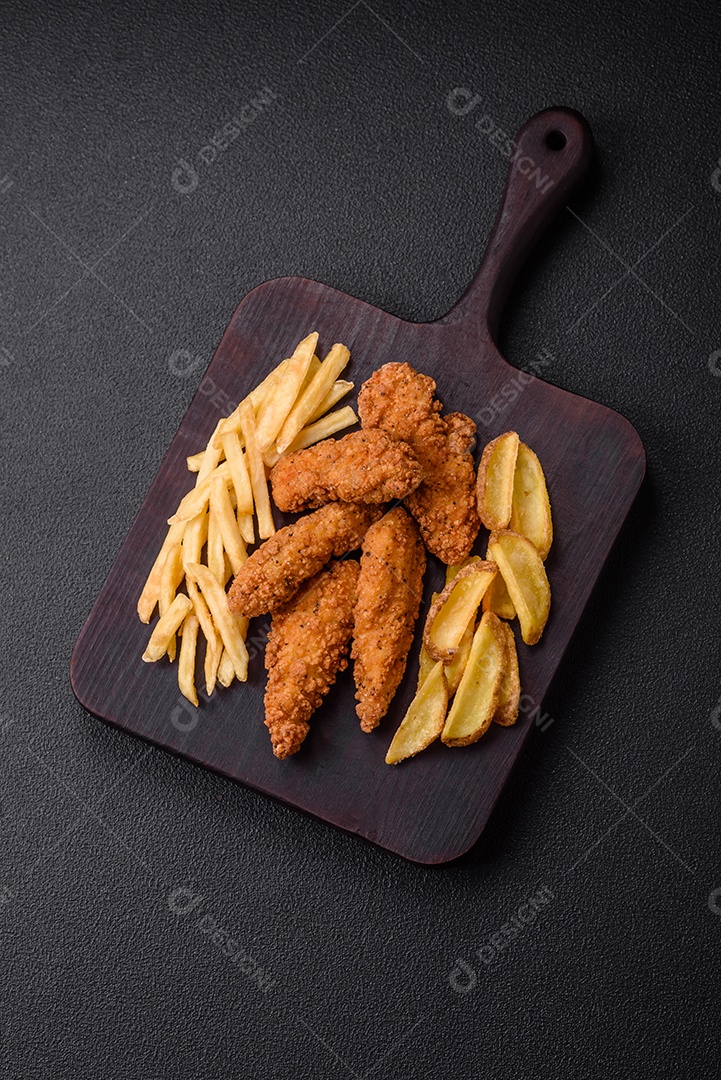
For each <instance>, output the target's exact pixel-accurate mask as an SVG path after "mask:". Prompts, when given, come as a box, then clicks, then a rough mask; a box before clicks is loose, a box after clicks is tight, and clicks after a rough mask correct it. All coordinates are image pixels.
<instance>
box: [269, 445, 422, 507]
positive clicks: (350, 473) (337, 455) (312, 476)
mask: <svg viewBox="0 0 721 1080" xmlns="http://www.w3.org/2000/svg"><path fill="white" fill-rule="evenodd" d="M422 478H423V471H422V469H421V466H420V464H419V463H418V461H417V459H416V457H415V456H414V454H413V451H412V450H411V448H410V447H409V446H408V444H407V443H404V442H399V441H397V440H396V439H393V438H391V436H390V435H388V434H387V433H386V432H385V431H382V430H381V429H380V428H369V429H368V430H367V431H354V432H352V433H351V434H350V435H346V436H344V437H343V438H342V439H324V440H323V442H319V443H316V445H315V446H309V447H308V449H307V450H298V451H297V452H296V453H295V454H288V455H286V456H285V457H282V458H281V459H280V461H279V462H278V464H277V465H276V466H275V468H274V469H273V472H272V473H271V474H270V479H271V483H272V485H273V501H274V502H275V505H276V506H277V507H278V509H279V510H283V511H284V512H287V513H296V512H297V511H298V510H305V509H307V508H308V507H314V506H322V505H323V504H324V503H327V502H334V501H336V500H340V501H342V502H362V503H383V502H392V501H393V500H394V499H402V498H403V497H404V495H409V494H410V492H411V491H414V490H415V489H416V488H417V487H418V485H419V484H420V482H421V480H422Z"/></svg>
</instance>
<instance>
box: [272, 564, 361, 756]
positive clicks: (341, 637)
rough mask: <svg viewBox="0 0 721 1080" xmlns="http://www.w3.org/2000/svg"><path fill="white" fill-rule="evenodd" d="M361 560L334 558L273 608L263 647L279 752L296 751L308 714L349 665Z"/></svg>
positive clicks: (275, 746)
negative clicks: (293, 594) (267, 634)
mask: <svg viewBox="0 0 721 1080" xmlns="http://www.w3.org/2000/svg"><path fill="white" fill-rule="evenodd" d="M359 569H360V568H359V566H358V563H357V562H354V561H353V560H351V559H346V560H344V561H343V562H332V563H331V564H330V566H328V567H326V569H325V570H322V571H321V572H320V573H319V574H316V576H315V577H314V578H311V579H310V581H307V582H306V583H305V585H303V587H302V588H301V589H300V591H299V592H298V593H297V594H296V595H295V596H294V597H293V599H292V600H291V601H290V602H289V603H288V604H285V605H284V606H283V607H282V608H280V609H278V610H277V611H276V612H275V613H274V614H273V619H272V622H271V627H270V634H269V637H268V644H267V646H266V650H265V666H266V669H267V671H268V683H267V685H266V688H265V726H266V727H267V728H268V730H269V731H270V739H271V742H272V744H273V753H274V754H275V756H276V757H277V758H287V757H290V755H291V754H295V753H296V752H297V751H298V750H299V749H300V745H301V743H302V742H303V739H304V738H305V737H306V735H307V734H308V731H309V729H310V725H309V724H308V720H309V719H310V717H311V716H312V714H313V713H314V712H315V710H316V709H317V708H318V706H319V705H320V703H321V701H322V700H323V698H324V697H325V695H326V694H327V693H328V690H329V689H330V687H331V686H332V685H333V683H334V682H335V679H336V675H337V674H338V672H339V671H344V670H345V669H346V668H347V667H348V658H347V656H348V647H349V645H350V639H351V635H352V633H353V609H354V606H355V601H356V583H357V581H358V573H359Z"/></svg>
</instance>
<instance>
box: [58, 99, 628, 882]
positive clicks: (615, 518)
mask: <svg viewBox="0 0 721 1080" xmlns="http://www.w3.org/2000/svg"><path fill="white" fill-rule="evenodd" d="M591 146H592V143H591V134H590V131H589V128H588V125H587V123H586V122H585V120H584V119H583V118H582V117H581V116H579V115H578V114H576V113H574V112H571V111H568V110H565V109H551V110H547V111H546V112H542V113H539V114H538V115H537V116H534V117H533V118H532V119H530V120H529V121H528V122H527V123H526V124H525V125H524V127H523V128H522V129H521V131H520V132H519V133H518V135H517V137H516V147H517V149H516V150H515V152H514V156H513V160H512V162H511V168H510V172H509V176H508V181H507V184H506V189H505V193H504V196H503V202H502V205H501V209H500V211H499V214H498V217H497V219H496V222H495V225H494V228H493V233H492V235H491V239H490V242H489V245H488V249H487V252H486V256H485V259H484V261H483V264H482V266H481V268H480V270H479V271H478V273H477V275H476V277H475V278H474V280H473V281H472V283H471V285H470V287H469V288H468V290H467V291H466V293H465V294H464V295H463V296H462V298H461V299H460V300H459V302H458V303H457V304H456V306H455V307H454V308H453V309H452V310H451V311H450V312H449V313H448V314H447V315H446V316H444V317H443V318H442V319H439V320H438V321H437V322H433V323H409V322H404V321H403V320H402V319H398V318H396V317H395V316H393V315H389V314H388V313H387V312H385V311H380V310H379V309H378V308H374V307H371V306H370V305H369V304H366V303H364V302H363V301H362V300H356V299H354V298H353V297H350V296H346V295H345V294H344V293H341V292H337V291H336V290H335V289H331V288H328V287H327V286H326V285H320V284H319V283H318V282H315V281H308V280H306V279H303V278H279V279H276V280H274V281H268V282H266V283H265V284H263V285H260V286H258V288H256V289H253V291H252V292H250V293H249V294H248V295H247V296H246V297H245V299H243V300H242V301H241V303H240V304H239V306H238V308H237V309H236V311H235V313H234V315H233V317H232V319H231V321H230V324H229V325H228V328H227V330H226V331H225V334H224V335H223V338H222V341H221V342H220V345H219V346H218V349H217V351H216V353H215V356H214V357H213V359H212V362H211V364H210V366H209V367H208V370H207V371H206V373H205V376H204V378H203V380H202V382H201V384H200V387H199V389H198V392H197V393H196V395H195V397H194V399H193V401H192V404H191V405H190V408H189V409H188V412H187V413H186V415H185V418H184V420H183V422H182V424H181V425H180V428H179V430H178V432H177V434H176V436H175V438H174V439H173V442H172V443H171V445H170V448H169V450H168V452H167V454H166V456H165V459H164V461H163V464H162V465H161V467H160V470H159V471H158V474H157V476H156V478H155V480H154V482H153V484H152V486H151V488H150V491H149V492H148V495H147V497H146V499H145V501H144V503H143V505H142V506H141V508H140V511H139V513H138V516H137V517H136V519H135V521H134V523H133V525H132V528H131V529H130V532H129V533H128V536H127V538H126V540H125V543H124V544H123V547H122V549H121V551H120V553H119V555H118V557H117V558H116V560H115V562H114V564H113V566H112V568H111V570H110V573H109V575H108V578H107V580H106V582H105V585H104V586H103V589H102V591H101V593H100V596H99V597H98V600H97V602H96V604H95V606H94V607H93V610H92V612H91V613H90V616H89V618H88V620H87V622H86V624H85V626H84V628H83V630H82V633H81V634H80V637H79V638H78V641H77V644H76V646H75V650H74V652H73V657H72V661H71V680H72V686H73V690H74V692H75V694H76V696H77V698H78V700H79V701H80V702H81V704H82V705H84V706H85V708H86V709H88V711H89V712H91V713H93V714H95V715H96V716H98V717H101V718H102V719H104V720H107V721H109V722H110V723H111V724H114V725H116V726H117V727H119V728H122V729H123V730H124V731H128V732H131V733H132V734H134V735H139V736H140V737H141V738H144V739H147V740H148V741H150V742H152V743H155V744H156V745H158V746H163V747H165V748H166V749H168V750H171V751H173V752H175V753H177V754H181V755H183V756H184V757H186V758H188V759H189V760H191V761H194V762H197V763H198V764H201V765H204V766H206V767H207V768H209V769H213V770H215V771H216V772H218V773H221V774H222V775H223V776H227V777H230V778H232V779H234V780H240V781H242V782H243V783H244V784H247V785H248V786H250V787H252V788H254V789H256V790H258V791H262V792H265V793H266V794H268V795H272V796H274V797H275V798H277V799H281V800H283V801H284V802H286V803H289V804H291V805H293V806H296V807H298V808H299V809H301V810H305V811H308V812H309V813H311V814H314V815H316V816H317V817H319V818H322V819H323V820H324V821H327V822H331V823H333V824H334V825H337V826H340V827H341V828H343V829H347V830H349V831H351V832H354V833H357V834H359V835H360V836H363V837H366V838H367V839H368V840H371V841H373V842H374V843H376V844H379V845H381V846H383V847H385V848H387V849H388V850H390V851H393V852H396V853H398V854H400V855H403V856H405V857H406V858H408V859H413V860H415V861H418V862H422V863H441V862H445V861H447V860H449V859H453V858H454V857H456V856H458V855H461V854H462V853H463V852H465V851H466V850H468V848H470V847H471V845H472V844H473V843H474V842H475V841H476V840H477V839H478V837H479V836H480V834H481V832H482V830H483V827H484V825H485V823H486V821H487V820H488V817H489V814H490V812H491V809H492V807H493V805H494V803H495V801H496V799H497V798H498V795H499V793H500V791H501V789H502V787H503V785H504V784H505V782H506V780H507V778H508V776H509V773H510V771H511V769H512V767H513V763H514V762H515V760H516V758H517V757H518V755H519V753H520V752H521V748H522V746H523V744H524V743H525V741H526V739H527V738H528V736H529V733H530V732H531V730H532V729H533V727H534V726H535V725H536V724H539V726H542V725H543V719H542V718H543V713H542V709H541V706H542V702H543V698H544V695H545V693H546V691H547V689H548V687H549V685H550V683H551V680H552V678H553V676H554V673H555V671H556V669H557V667H558V665H559V663H560V661H561V658H562V656H563V653H564V650H565V648H566V646H567V644H568V642H569V639H570V637H571V635H572V633H573V631H574V629H575V627H576V624H577V623H578V621H579V619H580V617H581V613H582V611H583V608H584V605H585V603H586V601H587V599H588V596H589V594H590V592H591V590H592V588H593V586H594V583H595V581H596V579H597V577H598V575H599V573H600V571H601V568H602V567H603V564H604V562H605V560H606V558H607V556H608V554H609V551H610V550H611V547H612V545H613V542H614V540H615V538H616V536H617V534H618V531H619V529H620V528H621V525H622V524H623V521H624V519H625V517H626V515H627V513H628V511H629V509H630V507H631V504H632V502H633V499H634V497H635V495H636V493H637V491H638V488H639V486H640V484H641V480H642V478H643V474H644V468H645V457H644V451H643V446H642V444H641V441H640V439H639V437H638V435H637V433H636V431H635V430H634V429H633V427H631V425H630V424H629V423H628V422H627V421H626V420H624V419H623V417H621V416H619V415H618V413H615V412H613V411H612V410H611V409H607V408H605V407H604V406H603V405H597V404H595V403H594V402H592V401H588V400H586V399H585V398H581V397H577V396H575V395H573V394H569V393H566V392H565V391H564V390H559V389H558V388H557V387H554V386H551V385H549V384H548V383H546V382H543V381H542V380H541V379H538V378H535V377H533V376H532V375H529V374H522V375H520V376H519V372H518V371H517V370H516V369H514V368H512V367H511V366H510V365H509V364H508V363H507V362H506V361H505V360H504V359H503V357H502V356H501V355H500V353H499V352H498V349H497V347H496V344H495V336H496V331H497V328H498V323H499V318H500V315H501V310H502V307H503V304H504V301H505V299H506V296H507V295H508V292H509V289H510V287H511V285H512V283H513V281H514V279H515V277H516V274H517V272H518V270H519V269H520V267H521V264H522V263H523V261H524V259H525V257H526V255H527V253H528V251H529V249H530V248H531V246H532V244H533V243H534V241H535V240H536V239H537V238H538V236H539V235H540V234H541V232H542V231H543V230H544V229H545V228H546V226H547V225H548V224H549V222H550V221H551V220H552V218H553V217H554V215H555V214H556V213H557V212H558V210H559V209H560V208H561V207H563V206H564V205H565V203H566V202H567V200H568V198H569V196H570V195H571V194H572V192H573V191H574V189H575V188H576V186H577V185H578V183H579V181H580V180H581V178H582V176H583V174H584V172H585V171H586V169H587V166H588V164H589V160H590V157H591ZM312 330H318V331H319V333H320V343H319V345H320V350H321V354H324V353H325V352H326V351H327V350H328V349H329V348H330V346H331V345H332V344H333V342H335V341H342V342H344V343H345V344H346V345H348V346H349V348H350V350H351V357H352V359H351V365H350V368H349V374H348V377H349V378H351V379H353V381H354V382H355V385H356V391H357V389H358V388H359V387H360V385H361V383H362V382H363V381H364V380H365V379H366V378H368V376H369V375H370V374H371V373H372V372H373V371H374V370H375V369H376V368H377V367H380V365H381V364H384V363H386V362H388V361H394V360H395V361H397V360H406V361H408V362H409V363H410V364H412V365H413V366H414V367H416V368H418V369H419V370H420V371H422V372H425V373H427V374H429V375H431V376H433V378H434V379H436V381H437V383H438V394H439V396H440V398H441V400H442V401H443V404H444V409H445V410H446V411H448V412H450V411H456V410H459V411H462V412H465V413H467V414H469V415H470V416H472V417H473V418H474V419H475V420H476V421H477V423H478V443H479V450H480V448H482V447H483V446H484V445H485V443H486V442H487V441H488V440H489V439H491V438H493V437H495V436H496V435H498V434H500V433H501V432H502V431H507V430H509V429H515V430H517V431H518V432H519V434H520V436H521V438H522V439H523V440H524V441H525V442H527V443H528V444H529V445H530V446H532V447H533V449H534V450H535V451H536V453H537V454H538V456H539V457H540V459H541V462H542V463H543V466H544V469H545V472H546V476H547V479H548V487H549V492H550V496H551V502H552V506H553V515H554V531H555V537H554V544H553V548H552V550H551V554H550V556H549V559H548V562H547V569H548V575H549V578H550V581H551V586H552V590H553V604H552V610H551V617H550V620H549V623H548V626H547V628H546V631H545V634H544V636H543V638H542V640H541V642H540V644H539V645H536V646H534V647H533V648H528V647H526V646H524V645H523V644H522V643H521V642H520V638H519V637H518V633H517V623H516V624H514V626H516V636H517V638H518V640H519V659H520V668H521V681H522V688H523V694H524V697H523V698H522V699H521V705H522V711H521V716H520V718H519V721H518V723H517V724H516V725H515V727H512V728H501V727H498V726H496V725H492V730H491V731H490V732H489V733H488V734H487V735H486V736H485V737H484V738H483V739H481V741H480V742H478V743H477V744H476V745H474V746H472V747H469V748H465V749H451V748H448V747H445V746H443V745H441V744H440V743H436V744H435V745H434V746H432V747H431V748H430V749H428V750H427V751H425V752H424V753H423V754H421V755H420V756H419V757H417V758H415V759H413V760H411V761H407V762H404V763H403V764H401V765H399V766H395V767H391V766H388V765H386V764H385V763H384V760H383V759H384V757H385V753H386V750H387V747H388V744H389V743H390V740H391V738H392V736H393V733H394V731H395V730H396V727H397V726H398V723H399V722H400V719H401V717H402V716H403V714H404V712H405V710H406V708H407V706H408V703H409V701H410V700H411V697H412V696H413V690H414V687H415V682H416V676H417V670H418V663H417V659H418V648H419V642H418V641H416V643H415V646H414V648H413V650H412V652H411V655H410V658H409V663H408V668H407V672H406V677H405V679H404V681H403V683H402V685H401V687H400V689H399V691H398V693H397V695H396V697H395V700H394V702H393V705H392V708H391V711H390V713H389V714H388V716H387V717H386V718H385V720H384V721H383V723H382V724H381V726H380V727H379V728H378V729H377V730H376V731H375V732H373V733H372V734H370V735H369V734H364V733H363V732H361V730H360V728H359V725H358V721H357V718H356V715H355V701H354V687H353V682H352V678H351V677H350V674H349V673H346V674H344V675H342V676H341V677H340V679H339V681H338V683H337V685H336V686H335V687H334V688H333V690H332V691H331V693H330V695H329V697H328V698H327V699H326V701H325V703H324V705H323V706H322V708H321V709H320V710H319V711H318V712H317V713H316V715H315V716H314V717H313V720H312V728H311V732H310V735H309V736H308V738H307V740H306V742H305V744H304V746H303V748H302V749H301V752H300V753H298V754H296V755H295V756H294V757H293V758H291V759H289V760H287V761H277V760H276V759H275V758H274V757H273V755H272V753H271V748H270V742H269V738H268V732H267V730H266V728H265V727H264V725H263V692H264V685H265V671H264V667H263V644H264V639H265V631H266V629H267V620H253V622H251V628H250V634H249V649H250V654H251V663H250V676H249V681H248V682H247V683H246V684H244V685H239V684H237V683H234V684H233V685H232V686H231V687H230V688H229V689H227V690H223V689H222V688H220V689H219V690H218V691H216V693H215V694H214V695H213V697H212V699H210V700H207V701H201V707H200V708H199V710H198V711H197V713H196V712H195V710H193V709H192V707H191V706H189V705H187V703H186V702H185V700H184V699H183V698H182V697H181V696H180V695H179V693H178V688H177V683H176V666H175V665H174V664H173V665H171V664H170V663H169V662H168V661H163V662H162V663H159V664H144V663H142V662H141V659H140V657H141V654H142V652H143V650H144V648H145V644H146V640H147V637H148V633H149V630H148V627H146V626H143V625H142V624H141V623H140V622H139V621H138V618H137V616H136V613H135V605H136V601H137V598H138V594H139V592H140V590H141V588H142V585H143V582H144V580H145V578H146V576H147V574H148V572H149V570H150V567H151V565H152V563H153V560H154V559H155V555H156V553H157V551H158V548H159V546H160V544H161V542H162V540H163V537H164V535H165V532H166V524H165V522H166V519H167V518H168V517H169V516H170V515H171V514H172V513H173V512H174V511H175V509H176V507H177V505H178V502H179V501H180V499H181V497H182V496H183V495H184V494H185V492H186V491H187V490H188V489H189V487H190V486H191V477H190V474H189V473H188V472H187V470H186V466H185V458H186V455H188V454H192V453H195V452H196V451H197V450H199V449H201V448H202V447H204V446H205V444H206V442H207V440H208V438H209V436H210V434H211V432H212V430H213V428H214V426H215V424H216V421H217V420H218V418H219V415H221V411H220V410H219V406H218V404H217V402H218V399H219V398H227V399H230V400H232V401H233V402H237V401H239V400H240V399H241V398H242V397H244V396H245V394H246V393H247V392H248V391H249V390H250V389H251V388H252V387H253V386H255V385H256V384H257V383H259V382H260V381H261V379H263V377H264V376H265V375H266V374H267V373H268V372H269V370H270V369H271V368H272V367H274V366H275V365H276V364H277V363H278V362H279V361H280V360H281V359H282V358H283V357H284V356H287V355H289V352H290V350H291V349H292V347H293V346H294V345H295V344H296V343H297V342H298V341H299V340H300V339H301V338H303V337H304V336H305V335H306V334H308V333H309V332H310V331H312ZM227 411H228V410H227V407H226V409H225V410H223V414H224V413H225V412H227ZM277 522H278V524H279V525H280V524H286V520H285V519H284V518H283V515H280V514H277ZM486 535H487V534H486V533H485V530H482V533H481V536H480V537H479V540H478V543H477V546H476V549H475V550H477V551H479V552H480V553H485V541H486ZM443 571H444V568H443V567H442V565H441V564H440V563H439V562H438V561H437V560H436V559H434V558H429V569H428V572H427V574H426V581H425V595H424V604H423V607H422V608H421V622H422V620H423V618H424V615H425V612H426V611H427V603H428V598H429V596H430V594H431V592H432V591H433V590H434V589H437V588H439V586H440V583H441V581H442V580H443ZM421 622H419V629H420V625H421ZM417 636H418V635H417ZM201 683H202V679H200V680H199V685H200V684H201ZM539 721H540V723H539ZM318 842H319V843H322V842H323V837H322V834H320V833H319V834H318Z"/></svg>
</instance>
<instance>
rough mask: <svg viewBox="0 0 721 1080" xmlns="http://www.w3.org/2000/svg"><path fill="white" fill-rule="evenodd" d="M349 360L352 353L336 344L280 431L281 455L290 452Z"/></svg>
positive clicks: (279, 445) (278, 442)
mask: <svg viewBox="0 0 721 1080" xmlns="http://www.w3.org/2000/svg"><path fill="white" fill-rule="evenodd" d="M349 360H350V352H349V351H348V349H347V348H346V347H345V345H341V344H335V345H334V346H333V348H332V349H331V351H330V352H329V353H328V355H327V356H326V358H325V360H324V361H323V363H322V364H321V365H320V369H319V370H318V372H317V373H316V375H315V377H314V378H313V379H312V380H311V382H310V383H309V384H308V386H307V387H306V389H305V390H304V391H303V393H302V394H301V395H300V397H299V399H298V401H297V402H296V403H295V405H294V406H293V408H292V409H291V411H290V413H289V414H288V417H287V418H286V420H285V423H284V424H283V426H282V428H281V429H280V434H279V435H278V438H277V447H278V453H279V454H284V453H285V452H286V450H288V448H289V447H290V445H291V443H292V442H293V440H294V439H295V437H296V435H298V433H299V432H300V431H301V430H302V429H303V428H304V427H305V426H306V425H307V424H308V423H309V422H310V419H311V417H312V416H313V414H314V412H315V411H316V409H317V408H318V407H319V405H320V404H321V402H322V401H323V398H324V397H325V396H326V394H327V393H328V391H329V390H330V388H331V387H332V385H333V383H334V382H335V381H336V379H337V378H338V376H339V375H340V373H341V371H342V370H343V368H344V367H345V366H346V365H347V363H348V361H349Z"/></svg>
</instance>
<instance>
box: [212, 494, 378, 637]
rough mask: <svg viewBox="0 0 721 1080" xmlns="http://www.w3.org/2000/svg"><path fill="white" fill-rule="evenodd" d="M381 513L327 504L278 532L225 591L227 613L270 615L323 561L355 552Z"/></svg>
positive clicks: (352, 505)
mask: <svg viewBox="0 0 721 1080" xmlns="http://www.w3.org/2000/svg"><path fill="white" fill-rule="evenodd" d="M382 512H383V511H382V510H381V509H380V507H375V506H357V505H356V504H355V503H340V502H337V503H329V504H328V506H323V507H321V509H320V510H316V512H315V513H314V514H308V515H306V517H302V518H300V519H299V520H298V521H296V522H295V523H294V524H293V525H286V527H285V528H284V529H279V530H278V532H277V533H276V534H275V535H274V536H271V537H270V539H269V540H266V541H265V543H264V544H261V546H260V547H259V548H258V549H257V550H256V551H254V552H253V554H252V555H251V556H250V558H249V559H248V561H247V562H246V563H245V564H244V565H243V566H242V567H241V569H240V570H239V572H238V574H237V575H236V578H235V581H234V582H233V584H232V586H231V588H230V591H229V592H228V606H229V608H230V610H231V611H234V612H236V614H238V615H246V616H248V617H249V618H252V617H253V616H254V615H265V613H266V612H268V611H275V610H276V608H278V607H280V606H281V605H282V604H285V603H286V601H288V600H290V598H291V597H292V596H293V594H294V593H296V592H297V591H298V589H299V588H300V586H301V585H302V584H303V582H304V581H306V580H307V579H308V578H309V577H313V575H314V574H317V573H318V571H319V570H321V569H322V568H323V567H324V566H325V564H326V563H327V562H328V561H329V559H331V558H333V557H336V558H337V557H338V556H339V555H345V554H346V552H348V551H352V550H353V549H354V548H357V547H360V545H361V542H362V540H363V537H364V536H365V534H366V531H367V529H368V528H369V526H370V525H372V524H373V522H374V521H377V520H378V518H379V517H380V516H381V514H382Z"/></svg>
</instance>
